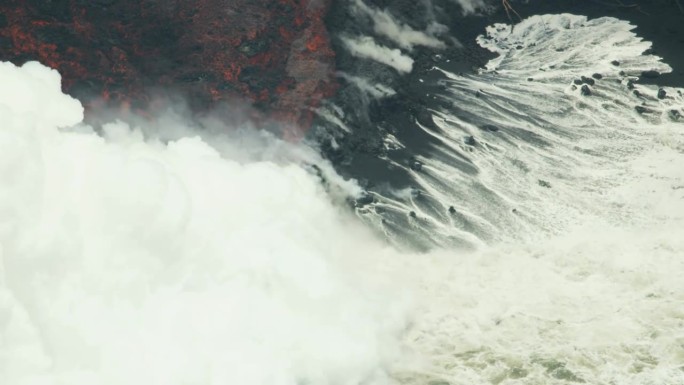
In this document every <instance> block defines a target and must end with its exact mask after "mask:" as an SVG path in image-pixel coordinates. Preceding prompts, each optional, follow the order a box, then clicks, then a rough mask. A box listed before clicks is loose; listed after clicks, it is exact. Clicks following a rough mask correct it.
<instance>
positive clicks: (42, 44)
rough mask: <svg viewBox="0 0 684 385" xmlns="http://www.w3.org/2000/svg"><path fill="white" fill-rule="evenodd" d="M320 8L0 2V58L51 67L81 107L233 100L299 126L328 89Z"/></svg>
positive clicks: (318, 4)
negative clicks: (170, 95) (167, 98)
mask: <svg viewBox="0 0 684 385" xmlns="http://www.w3.org/2000/svg"><path fill="white" fill-rule="evenodd" d="M329 1H330V0H303V1H294V0H255V1H253V0H198V1H168V2H159V1H156V0H137V1H114V0H93V1H45V0H6V1H3V2H1V3H0V41H2V42H3V43H2V44H0V59H1V60H9V61H13V62H15V63H16V64H23V62H24V61H26V60H38V61H40V62H42V63H43V64H46V65H48V66H50V67H53V68H56V69H58V70H59V71H60V73H61V74H62V76H63V84H64V88H65V90H66V91H67V92H69V93H71V94H73V95H76V96H78V97H80V98H81V99H83V101H84V102H86V103H88V102H90V101H91V100H94V99H101V100H104V101H105V102H107V103H110V104H113V105H114V106H123V107H128V106H131V107H134V108H135V106H140V107H142V108H146V106H149V105H150V101H151V98H152V97H153V96H154V94H155V92H156V91H157V90H158V89H160V88H164V89H172V90H173V91H174V92H178V93H180V94H181V95H182V96H185V97H186V98H187V99H188V100H189V101H190V104H191V107H193V108H195V109H206V108H209V107H211V106H213V105H216V104H218V103H221V102H225V101H232V100H235V99H239V100H243V101H245V102H247V103H253V104H254V106H256V107H258V108H257V110H258V111H254V112H255V113H256V114H257V115H256V116H255V117H258V116H259V115H260V114H266V115H267V116H269V117H270V118H276V119H277V120H280V121H281V122H285V123H287V124H288V125H294V126H301V127H305V128H306V127H308V126H309V124H310V123H311V120H312V119H313V116H314V109H315V108H317V107H318V106H319V105H320V102H321V99H323V98H325V97H329V96H331V95H332V94H333V93H334V91H335V89H336V81H335V78H334V53H333V51H332V49H331V48H330V45H329V38H328V33H327V30H326V28H325V25H324V23H323V16H324V15H325V13H326V12H327V10H328V7H329ZM83 85H87V87H85V88H82V86H83Z"/></svg>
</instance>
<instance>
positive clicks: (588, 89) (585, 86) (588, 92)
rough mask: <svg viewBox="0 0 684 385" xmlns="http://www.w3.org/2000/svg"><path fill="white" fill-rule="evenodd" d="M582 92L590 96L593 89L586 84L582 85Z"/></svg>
mask: <svg viewBox="0 0 684 385" xmlns="http://www.w3.org/2000/svg"><path fill="white" fill-rule="evenodd" d="M580 92H581V93H582V95H584V96H590V95H591V89H590V88H589V86H588V85H586V84H585V85H583V86H582V89H581V90H580Z"/></svg>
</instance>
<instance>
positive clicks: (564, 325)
mask: <svg viewBox="0 0 684 385" xmlns="http://www.w3.org/2000/svg"><path fill="white" fill-rule="evenodd" d="M631 29H632V26H630V25H629V24H627V23H625V22H622V21H619V20H617V19H612V18H601V19H596V20H587V19H586V18H585V17H582V16H574V15H546V16H541V17H532V18H530V19H527V20H525V21H523V22H522V23H520V24H518V25H516V26H515V27H514V28H512V27H511V26H506V25H495V26H492V27H490V28H489V29H488V30H487V31H486V35H483V36H482V37H481V38H480V44H481V45H483V46H484V47H486V48H489V49H491V50H493V51H495V52H497V53H499V54H500V56H499V57H498V58H497V59H494V60H493V61H491V62H490V63H489V64H488V66H487V68H485V69H483V70H482V71H481V72H480V73H479V74H477V75H455V74H452V73H448V72H447V71H444V70H443V69H440V68H434V69H433V71H436V72H439V73H443V74H444V79H443V80H442V81H443V85H444V89H445V90H446V91H445V92H444V93H443V94H439V95H434V98H435V99H436V100H440V101H441V102H440V104H439V106H440V107H439V108H435V109H434V111H433V114H434V122H435V125H434V126H431V127H427V126H426V127H423V129H425V130H426V131H428V132H430V134H431V135H434V136H435V137H436V138H439V140H440V143H441V146H440V147H439V148H435V156H433V157H430V158H424V159H420V161H421V162H422V164H424V166H423V167H424V169H425V172H424V173H422V174H420V175H421V176H420V177H419V178H420V179H419V181H420V183H421V188H422V189H423V190H425V191H426V192H427V195H428V196H429V198H430V199H429V202H438V204H436V205H435V204H432V205H425V204H423V203H421V202H423V201H419V200H415V201H412V200H411V199H409V201H408V202H409V203H408V204H409V205H410V207H404V206H405V205H407V203H405V202H404V201H402V202H399V201H395V200H393V199H392V198H391V197H384V198H383V199H378V202H377V203H376V204H379V205H388V206H389V205H397V206H402V207H403V208H406V209H410V210H414V211H415V212H417V218H416V220H415V221H414V222H413V224H414V225H415V231H416V234H419V235H420V236H425V237H434V238H435V239H436V241H435V243H436V244H442V245H443V247H442V248H438V249H436V250H433V251H431V252H428V253H424V254H417V253H412V252H408V251H398V250H397V249H396V248H394V247H392V246H390V244H391V243H392V241H393V239H392V234H390V233H385V234H383V226H382V224H379V223H377V222H379V219H378V220H377V221H375V220H374V217H373V216H372V215H366V214H363V218H366V221H367V222H369V223H370V226H364V225H362V224H361V223H360V222H361V221H358V218H356V217H354V216H353V215H350V214H349V212H348V211H349V210H348V208H347V207H346V206H345V203H344V200H345V198H346V197H347V196H354V195H356V194H359V192H360V189H359V188H358V187H357V186H356V184H355V183H354V182H353V181H344V180H342V179H341V178H339V177H337V176H336V175H335V174H334V172H333V171H332V167H331V166H329V165H327V163H326V162H324V161H323V160H322V159H320V157H318V155H316V153H315V151H313V150H311V149H307V148H304V146H303V145H295V144H291V143H284V142H282V141H279V140H277V139H275V138H272V137H270V136H269V135H267V134H262V133H259V132H257V131H255V130H243V129H240V128H239V127H238V128H236V127H217V129H216V130H200V129H199V128H198V127H199V125H198V124H197V123H196V122H192V121H190V120H187V119H183V118H182V117H180V116H178V115H173V114H171V113H169V114H165V115H164V116H160V117H158V118H155V119H148V120H142V119H141V120H138V121H137V122H136V123H125V122H122V121H112V122H111V123H108V124H105V125H103V126H101V127H90V126H88V125H86V124H84V123H83V122H82V119H83V108H82V106H81V105H80V103H79V102H78V101H76V100H74V99H72V98H71V97H69V96H67V95H64V94H62V92H61V91H60V78H59V75H58V74H57V73H56V71H54V70H50V69H48V68H46V67H44V66H42V65H40V64H38V63H27V64H25V65H24V66H22V67H15V66H14V65H12V64H9V63H1V64H0V84H2V86H1V88H0V90H1V91H0V122H1V123H0V124H1V125H2V126H1V127H0V383H1V384H3V385H4V384H8V385H24V384H40V385H57V384H69V385H80V384H84V385H85V384H88V385H92V384H103V385H115V384H116V385H119V384H130V385H137V384H140V385H143V384H145V385H149V384H160V385H161V384H164V385H175V384H178V385H181V384H197V385H205V384H206V385H208V384H212V385H219V384H250V385H252V384H253V385H256V384H284V385H285V384H287V385H295V384H331V385H332V384H350V385H351V384H432V385H437V384H444V385H446V384H454V385H456V384H464V385H465V384H469V385H470V384H550V383H568V382H583V383H590V384H617V383H620V384H684V280H683V279H682V278H681V277H682V276H683V275H684V236H683V234H684V168H682V167H681V164H684V127H683V126H684V125H683V124H682V115H684V109H683V108H684V97H683V96H682V90H679V89H672V88H667V89H663V90H662V92H661V91H660V90H658V89H657V88H656V87H652V86H646V85H639V84H636V85H635V84H633V81H634V79H636V77H638V76H639V75H640V74H641V72H643V71H659V72H666V71H668V70H669V67H668V66H667V65H666V64H663V63H661V62H660V61H659V58H657V57H655V56H652V55H642V53H643V52H644V51H645V50H646V49H647V48H648V47H649V46H650V44H649V43H648V42H644V41H642V40H641V39H639V38H638V37H636V36H635V35H634V34H633V33H632V32H631ZM613 62H619V66H618V65H615V64H614V63H613ZM594 74H599V75H600V79H597V78H598V76H596V77H592V75H594ZM582 76H584V77H585V78H586V79H582ZM589 78H592V79H594V80H592V81H589V80H588V79H589ZM575 79H580V84H577V85H576V84H573V80H575ZM589 83H591V84H589ZM585 86H586V87H585ZM632 88H633V89H632ZM634 90H636V91H638V93H634V92H633V91H634ZM663 92H664V93H665V96H664V97H659V95H658V94H659V93H660V96H663ZM637 107H638V108H637ZM205 126H206V125H202V127H205ZM478 127H490V129H488V130H481V129H480V128H478ZM350 129H352V130H353V127H350ZM220 131H222V132H223V134H221V133H219V132H220ZM464 137H465V138H467V141H468V143H465V144H464ZM471 138H472V139H471ZM473 141H475V142H473ZM473 143H476V144H477V145H476V146H475V145H472V144H473ZM403 145H410V144H408V143H404V144H403ZM465 158H468V159H472V160H473V161H472V164H474V166H473V167H476V171H477V172H471V171H472V170H471V171H468V170H470V169H469V168H466V169H464V167H463V159H465ZM312 165H316V167H312ZM469 167H470V166H469ZM464 170H465V171H464ZM453 202H457V203H453ZM439 204H443V205H444V206H443V207H439ZM450 205H453V206H454V210H453V211H454V212H453V213H451V214H452V215H447V214H445V213H449V212H450V211H449V210H448V208H449V207H450ZM383 235H384V236H385V238H386V239H383ZM441 239H452V240H453V239H460V240H464V241H466V242H469V243H471V244H472V245H474V246H475V248H474V250H473V251H468V252H465V251H462V250H461V251H454V250H453V249H452V248H451V247H450V245H451V244H450V243H449V242H442V241H441ZM387 240H389V242H387Z"/></svg>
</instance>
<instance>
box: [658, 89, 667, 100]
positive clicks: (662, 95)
mask: <svg viewBox="0 0 684 385" xmlns="http://www.w3.org/2000/svg"><path fill="white" fill-rule="evenodd" d="M666 97H667V92H666V91H665V90H664V89H663V88H659V89H658V99H665V98H666Z"/></svg>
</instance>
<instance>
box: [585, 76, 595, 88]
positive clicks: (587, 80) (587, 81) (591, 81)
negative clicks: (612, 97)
mask: <svg viewBox="0 0 684 385" xmlns="http://www.w3.org/2000/svg"><path fill="white" fill-rule="evenodd" d="M582 83H585V84H589V85H590V86H593V85H594V84H596V81H595V80H594V79H592V78H588V77H586V76H582Z"/></svg>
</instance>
